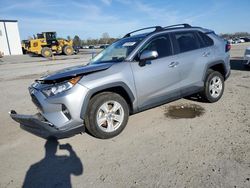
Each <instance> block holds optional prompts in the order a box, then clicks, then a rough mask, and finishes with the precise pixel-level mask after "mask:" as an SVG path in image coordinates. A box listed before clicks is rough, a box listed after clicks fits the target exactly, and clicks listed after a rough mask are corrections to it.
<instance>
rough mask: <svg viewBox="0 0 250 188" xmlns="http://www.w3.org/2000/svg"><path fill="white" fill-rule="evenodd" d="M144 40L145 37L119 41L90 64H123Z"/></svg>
mask: <svg viewBox="0 0 250 188" xmlns="http://www.w3.org/2000/svg"><path fill="white" fill-rule="evenodd" d="M143 38H144V37H132V38H124V39H121V40H118V41H117V42H115V43H113V44H112V45H110V46H109V47H108V48H106V49H104V50H103V51H101V52H100V53H99V54H98V55H97V56H95V57H94V58H93V59H92V60H91V61H90V63H91V64H96V63H103V62H110V61H113V62H114V61H115V62H121V61H123V60H125V59H126V58H127V57H128V55H129V54H130V53H131V52H132V51H133V50H134V49H135V47H136V46H137V45H138V44H139V43H140V41H142V39H143Z"/></svg>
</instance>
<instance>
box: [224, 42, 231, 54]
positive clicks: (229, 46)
mask: <svg viewBox="0 0 250 188" xmlns="http://www.w3.org/2000/svg"><path fill="white" fill-rule="evenodd" d="M225 50H226V52H228V51H229V50H231V44H230V43H229V42H227V43H226V49H225Z"/></svg>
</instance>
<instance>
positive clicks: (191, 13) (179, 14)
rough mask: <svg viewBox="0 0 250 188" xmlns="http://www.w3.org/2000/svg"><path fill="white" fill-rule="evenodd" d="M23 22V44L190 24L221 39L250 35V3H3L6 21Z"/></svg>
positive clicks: (39, 0) (228, 0)
mask: <svg viewBox="0 0 250 188" xmlns="http://www.w3.org/2000/svg"><path fill="white" fill-rule="evenodd" d="M1 19H14V20H18V26H19V31H20V36H21V39H27V38H28V36H33V34H36V33H39V32H42V31H56V32H57V35H58V37H64V38H66V37H67V36H71V37H74V36H75V35H78V36H79V37H80V38H81V39H88V38H100V37H101V36H102V34H103V33H105V32H107V33H108V34H109V35H110V36H111V37H121V36H123V35H125V34H126V33H128V32H130V31H132V30H135V29H140V28H142V27H148V26H155V25H160V26H167V25H171V24H178V23H189V24H191V25H194V26H201V27H205V28H209V29H212V30H214V31H215V32H216V33H233V32H250V0H240V1H239V0H238V1H235V0H186V1H184V0H182V1H181V0H153V1H152V0H151V1H149V0H148V1H146V0H92V1H91V0H54V1H53V0H25V1H23V0H19V1H18V0H0V20H1Z"/></svg>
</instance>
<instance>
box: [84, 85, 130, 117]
mask: <svg viewBox="0 0 250 188" xmlns="http://www.w3.org/2000/svg"><path fill="white" fill-rule="evenodd" d="M114 87H122V88H123V89H124V90H125V91H126V92H127V94H128V96H129V98H130V101H131V102H132V103H133V102H134V100H135V96H134V94H133V92H132V91H131V89H130V88H129V87H128V86H127V84H125V83H124V82H114V83H110V84H105V85H102V86H99V87H97V88H94V89H91V90H89V91H88V93H87V95H86V97H85V100H84V101H83V104H82V109H81V115H80V117H81V118H82V119H84V118H85V114H86V111H87V108H88V104H89V101H90V99H91V97H92V96H93V95H95V94H96V93H99V92H101V91H105V90H108V89H111V88H114ZM132 108H133V107H132Z"/></svg>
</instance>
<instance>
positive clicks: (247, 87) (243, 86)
mask: <svg viewBox="0 0 250 188" xmlns="http://www.w3.org/2000/svg"><path fill="white" fill-rule="evenodd" d="M236 86H238V87H242V88H246V89H250V87H249V86H245V85H236Z"/></svg>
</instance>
